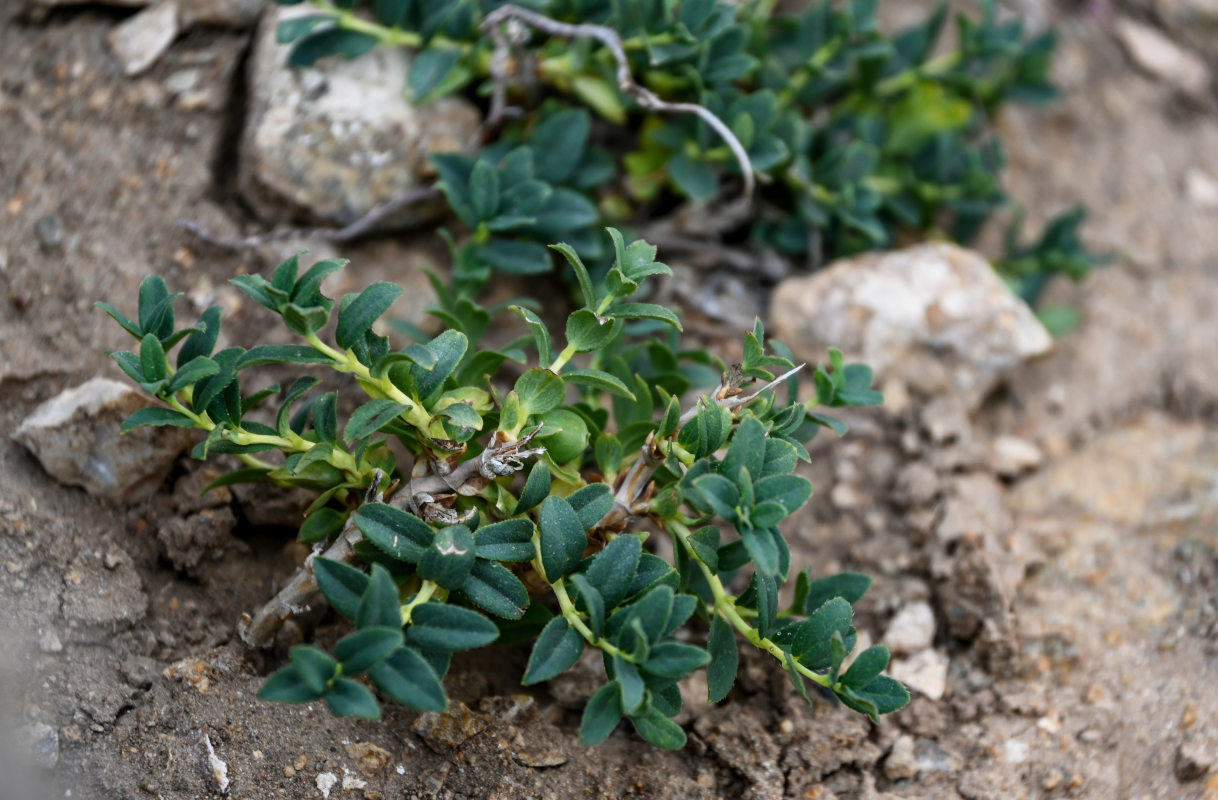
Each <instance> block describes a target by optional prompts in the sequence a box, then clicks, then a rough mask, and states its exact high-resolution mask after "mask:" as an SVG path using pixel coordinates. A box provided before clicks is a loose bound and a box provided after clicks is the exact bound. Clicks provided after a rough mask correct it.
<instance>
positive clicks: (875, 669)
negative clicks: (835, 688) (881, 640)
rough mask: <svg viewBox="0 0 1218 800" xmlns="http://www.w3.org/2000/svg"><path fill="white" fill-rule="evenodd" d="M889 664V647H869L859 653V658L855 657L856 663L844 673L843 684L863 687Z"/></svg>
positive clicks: (854, 687)
mask: <svg viewBox="0 0 1218 800" xmlns="http://www.w3.org/2000/svg"><path fill="white" fill-rule="evenodd" d="M887 666H888V648H887V647H884V646H883V645H876V646H875V647H868V648H867V649H866V650H864V651H863V652H861V653H859V655H858V658H856V659H854V663H853V664H851V665H850V668H849V669H848V670H846V674H844V675H842V677H841V682H842V685H843V686H848V687H850V688H851V689H862V688H863V687H865V686H866V685H867V684H869V683H871V681H872V680H873V679H874V678H875V677H876V676H878V675H879V674H880V673H881V672H883V671H884V668H885V667H887Z"/></svg>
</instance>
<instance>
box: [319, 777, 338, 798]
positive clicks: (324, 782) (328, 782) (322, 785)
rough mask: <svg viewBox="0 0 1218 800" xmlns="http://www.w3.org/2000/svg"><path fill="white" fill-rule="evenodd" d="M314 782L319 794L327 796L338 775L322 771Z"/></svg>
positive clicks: (336, 781)
mask: <svg viewBox="0 0 1218 800" xmlns="http://www.w3.org/2000/svg"><path fill="white" fill-rule="evenodd" d="M314 783H315V784H316V786H317V791H319V792H321V796H322V797H327V798H328V797H329V796H330V790H331V789H333V788H334V784H336V783H338V776H337V775H335V774H334V773H333V772H322V773H319V774H318V776H317V780H316V781H314Z"/></svg>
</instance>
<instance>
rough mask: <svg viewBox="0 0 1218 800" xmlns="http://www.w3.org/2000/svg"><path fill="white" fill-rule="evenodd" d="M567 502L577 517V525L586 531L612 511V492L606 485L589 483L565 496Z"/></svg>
mask: <svg viewBox="0 0 1218 800" xmlns="http://www.w3.org/2000/svg"><path fill="white" fill-rule="evenodd" d="M567 502H568V503H570V504H571V508H573V509H575V513H576V514H578V515H579V523H580V524H581V525H583V526H584V530H585V531H588V530H591V529H592V528H595V527H596V526H597V524H598V523H599V522H600V521H601V520H602V519H604V517H605V515H606V514H608V513H609V512H610V511H612V510H613V490H612V489H611V488H609V484H607V483H590V484H588V485H587V486H585V487H583V488H581V489H577V490H576V491H574V492H572V493H571V494H569V495H567Z"/></svg>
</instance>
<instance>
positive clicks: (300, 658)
mask: <svg viewBox="0 0 1218 800" xmlns="http://www.w3.org/2000/svg"><path fill="white" fill-rule="evenodd" d="M292 668H293V669H295V670H296V674H297V676H299V678H300V680H301V681H302V682H303V683H304V684H305V685H306V686H308V687H309V690H310V691H311V692H315V693H316V694H314V695H313V696H314V697H319V696H320V695H321V694H322V692H324V691H325V690H326V684H327V683H329V681H330V679H331V678H333V677H334V675H335V673H337V672H338V662H337V661H335V660H334V659H333V658H331V657H330V656H329V654H327V653H323V652H322V651H321V650H318V649H317V648H316V647H311V646H309V645H307V644H298V645H296V646H295V647H293V648H292Z"/></svg>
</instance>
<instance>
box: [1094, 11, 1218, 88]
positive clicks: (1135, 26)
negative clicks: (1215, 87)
mask: <svg viewBox="0 0 1218 800" xmlns="http://www.w3.org/2000/svg"><path fill="white" fill-rule="evenodd" d="M1116 34H1117V38H1118V39H1120V41H1121V44H1122V45H1123V46H1124V47H1125V50H1126V51H1127V52H1128V53H1129V57H1130V58H1131V59H1133V62H1134V63H1135V64H1137V65H1138V66H1139V67H1140V68H1141V69H1143V70H1145V71H1146V72H1148V73H1150V74H1151V75H1153V76H1154V77H1155V78H1157V79H1159V80H1161V81H1163V82H1164V83H1167V84H1170V85H1172V86H1173V87H1175V88H1176V89H1178V90H1180V91H1182V92H1184V93H1185V94H1188V95H1192V96H1193V97H1197V98H1202V97H1205V96H1206V95H1207V94H1208V92H1209V85H1210V74H1209V70H1207V69H1206V68H1205V62H1204V61H1202V60H1201V59H1200V58H1198V57H1197V56H1196V55H1194V54H1193V53H1190V52H1189V51H1188V50H1185V49H1184V48H1182V47H1180V46H1179V45H1178V44H1176V43H1175V42H1174V41H1172V40H1171V39H1170V38H1168V37H1167V36H1165V35H1163V34H1162V33H1160V32H1159V31H1157V30H1155V29H1154V28H1151V27H1149V26H1147V25H1143V24H1141V23H1139V22H1134V21H1133V20H1131V19H1127V18H1121V19H1118V20H1117V22H1116Z"/></svg>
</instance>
